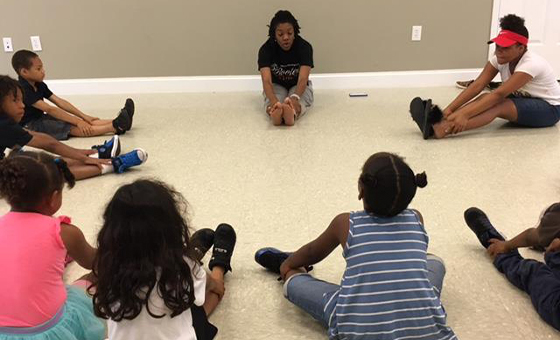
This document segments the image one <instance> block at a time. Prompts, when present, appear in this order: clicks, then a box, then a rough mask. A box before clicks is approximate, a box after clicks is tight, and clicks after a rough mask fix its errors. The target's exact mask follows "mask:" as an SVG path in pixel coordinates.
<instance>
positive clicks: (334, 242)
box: [280, 213, 350, 278]
mask: <svg viewBox="0 0 560 340" xmlns="http://www.w3.org/2000/svg"><path fill="white" fill-rule="evenodd" d="M349 218H350V216H349V214H348V213H343V214H340V215H338V216H336V217H335V218H334V219H333V220H332V222H331V224H330V225H329V226H328V227H327V229H326V230H325V231H324V232H323V233H322V234H321V235H319V237H317V238H316V239H315V240H314V241H311V242H309V243H308V244H306V245H304V246H303V247H301V248H299V249H298V251H296V252H295V253H293V254H292V255H291V256H290V257H288V258H287V259H286V261H284V262H283V263H282V266H281V267H280V273H281V276H282V278H284V276H285V275H286V273H287V272H288V271H289V270H291V269H297V268H301V267H307V266H310V265H313V264H315V263H317V262H320V261H321V260H323V259H324V258H325V257H327V256H328V255H329V254H330V253H331V252H332V251H333V250H334V249H335V248H336V247H337V246H338V245H341V246H342V247H344V245H345V244H346V240H347V238H348V231H349V229H350V225H349V221H348V220H349Z"/></svg>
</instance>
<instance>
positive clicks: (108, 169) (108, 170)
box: [101, 164, 115, 175]
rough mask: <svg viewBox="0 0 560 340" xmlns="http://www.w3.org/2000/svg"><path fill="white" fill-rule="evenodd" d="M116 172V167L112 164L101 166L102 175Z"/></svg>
mask: <svg viewBox="0 0 560 340" xmlns="http://www.w3.org/2000/svg"><path fill="white" fill-rule="evenodd" d="M114 171H115V167H114V166H113V165H112V164H111V165H106V164H101V174H102V175H105V174H109V173H111V172H114Z"/></svg>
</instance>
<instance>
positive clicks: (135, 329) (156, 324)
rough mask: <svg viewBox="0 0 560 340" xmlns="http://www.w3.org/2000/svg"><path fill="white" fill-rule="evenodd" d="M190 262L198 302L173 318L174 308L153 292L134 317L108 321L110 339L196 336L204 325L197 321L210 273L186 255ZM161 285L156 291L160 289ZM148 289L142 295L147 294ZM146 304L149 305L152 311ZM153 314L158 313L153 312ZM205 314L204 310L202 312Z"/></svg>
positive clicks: (193, 337)
mask: <svg viewBox="0 0 560 340" xmlns="http://www.w3.org/2000/svg"><path fill="white" fill-rule="evenodd" d="M185 261H186V262H187V263H188V264H189V267H190V269H191V273H192V278H193V287H194V289H193V290H194V297H195V300H194V303H193V305H192V306H191V308H189V309H187V310H185V311H183V312H182V313H180V314H178V315H176V316H174V317H171V315H172V314H173V311H172V310H170V309H169V308H167V307H166V306H165V301H164V300H163V299H162V298H161V293H159V292H158V293H156V292H154V291H152V293H151V294H150V297H149V299H148V301H147V302H146V305H144V306H143V308H142V311H141V312H140V313H139V314H138V315H137V316H136V317H135V318H134V319H132V320H127V319H123V320H120V321H118V322H117V321H114V320H111V319H109V320H107V327H108V329H109V339H111V340H120V339H122V340H125V339H177V340H190V339H196V338H197V337H196V332H195V327H197V328H198V327H202V326H204V325H199V324H197V321H198V318H197V314H196V313H197V311H202V307H201V306H202V305H203V304H204V298H205V294H206V272H205V271H204V269H202V267H201V266H200V265H198V264H196V263H195V262H194V261H192V260H190V259H189V258H185ZM157 286H158V285H157V284H156V286H155V287H154V290H156V289H157ZM146 290H147V289H146V288H144V289H143V290H142V292H141V293H140V294H142V295H144V296H145V294H146ZM146 306H149V308H150V310H149V312H148V309H147V307H146ZM150 313H152V314H153V315H155V316H163V317H159V318H158V317H153V316H152V315H150ZM202 313H204V311H202Z"/></svg>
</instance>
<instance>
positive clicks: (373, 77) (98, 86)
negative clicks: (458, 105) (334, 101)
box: [47, 69, 481, 95]
mask: <svg viewBox="0 0 560 340" xmlns="http://www.w3.org/2000/svg"><path fill="white" fill-rule="evenodd" d="M480 71H481V70H480V69H457V70H433V71H399V72H367V73H365V72H364V73H324V74H312V75H311V80H312V81H313V88H314V89H319V90H323V89H368V88H394V87H435V86H454V85H455V81H457V80H468V79H474V78H476V77H477V76H478V75H479V74H480ZM47 84H48V85H49V87H50V88H51V90H53V92H55V93H57V94H60V95H80V94H132V93H185V92H191V93H192V92H241V91H262V83H261V79H260V76H258V75H254V76H201V77H149V78H99V79H73V80H47Z"/></svg>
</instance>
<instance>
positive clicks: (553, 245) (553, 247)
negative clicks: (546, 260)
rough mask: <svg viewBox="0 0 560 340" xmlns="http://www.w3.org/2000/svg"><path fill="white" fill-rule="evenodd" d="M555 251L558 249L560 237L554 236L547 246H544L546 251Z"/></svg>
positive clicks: (559, 249) (559, 248)
mask: <svg viewBox="0 0 560 340" xmlns="http://www.w3.org/2000/svg"><path fill="white" fill-rule="evenodd" d="M556 251H560V238H555V239H554V240H552V242H550V245H549V246H548V248H546V252H547V253H554V252H556Z"/></svg>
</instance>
